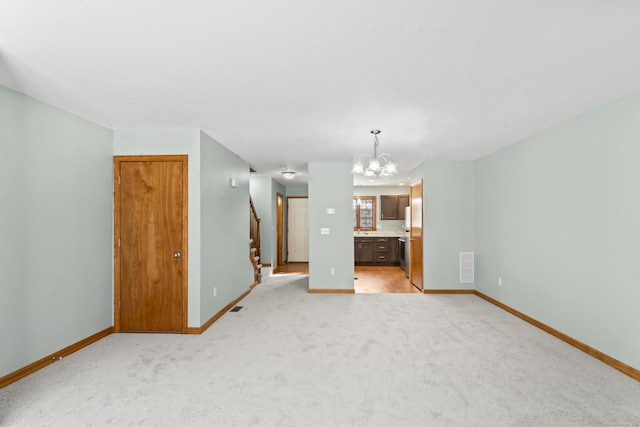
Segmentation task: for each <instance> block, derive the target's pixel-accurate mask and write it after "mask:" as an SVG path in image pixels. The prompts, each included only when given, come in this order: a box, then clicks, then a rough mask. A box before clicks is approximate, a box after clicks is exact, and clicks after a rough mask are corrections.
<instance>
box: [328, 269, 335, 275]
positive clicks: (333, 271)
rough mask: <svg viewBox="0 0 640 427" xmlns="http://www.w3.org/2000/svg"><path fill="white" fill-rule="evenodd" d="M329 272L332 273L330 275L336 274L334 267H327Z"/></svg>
mask: <svg viewBox="0 0 640 427" xmlns="http://www.w3.org/2000/svg"><path fill="white" fill-rule="evenodd" d="M329 274H330V275H332V276H335V275H336V269H335V268H330V269H329Z"/></svg>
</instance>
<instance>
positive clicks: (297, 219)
mask: <svg viewBox="0 0 640 427" xmlns="http://www.w3.org/2000/svg"><path fill="white" fill-rule="evenodd" d="M287 262H309V199H308V198H307V197H287Z"/></svg>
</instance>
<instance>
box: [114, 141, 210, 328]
mask: <svg viewBox="0 0 640 427" xmlns="http://www.w3.org/2000/svg"><path fill="white" fill-rule="evenodd" d="M113 135H114V136H113V152H114V155H116V156H131V155H161V154H186V155H188V156H189V164H188V168H189V172H188V176H189V195H188V197H189V202H188V205H189V213H188V214H189V231H188V239H189V242H188V250H189V258H188V259H189V261H188V262H189V267H188V281H189V303H188V315H187V317H188V322H187V324H188V325H189V327H199V326H200V274H201V266H200V259H201V254H200V131H199V130H198V129H149V128H139V129H122V130H116V131H114V134H113Z"/></svg>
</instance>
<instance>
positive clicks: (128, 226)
mask: <svg viewBox="0 0 640 427" xmlns="http://www.w3.org/2000/svg"><path fill="white" fill-rule="evenodd" d="M114 164H115V166H114V167H115V174H116V175H115V179H114V185H115V203H114V204H115V212H114V217H115V221H114V224H115V227H114V228H115V242H116V245H115V246H116V247H115V255H116V259H115V261H116V262H115V279H116V280H115V284H116V289H115V292H114V294H115V296H116V301H115V303H116V304H115V316H114V319H115V322H114V323H115V326H116V327H115V329H116V331H117V332H186V328H187V319H186V313H187V274H186V272H187V253H186V252H187V251H186V248H187V202H186V201H187V188H188V187H187V156H131V157H129V156H118V157H116V158H115V162H114Z"/></svg>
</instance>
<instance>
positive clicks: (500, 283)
mask: <svg viewBox="0 0 640 427" xmlns="http://www.w3.org/2000/svg"><path fill="white" fill-rule="evenodd" d="M498 286H502V277H498Z"/></svg>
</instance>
